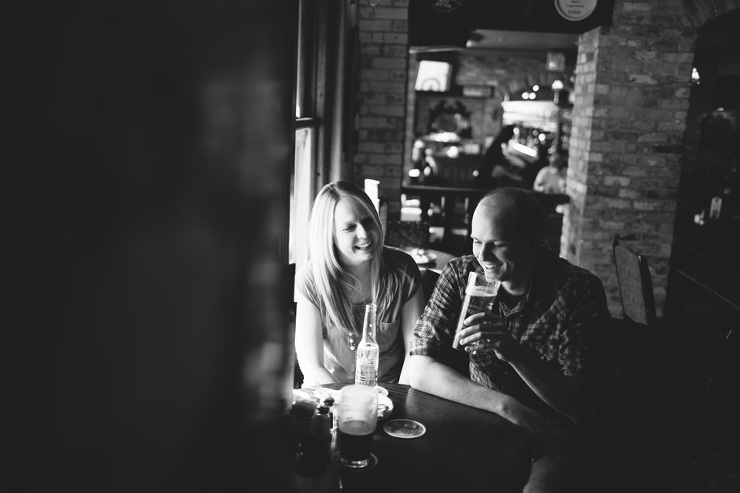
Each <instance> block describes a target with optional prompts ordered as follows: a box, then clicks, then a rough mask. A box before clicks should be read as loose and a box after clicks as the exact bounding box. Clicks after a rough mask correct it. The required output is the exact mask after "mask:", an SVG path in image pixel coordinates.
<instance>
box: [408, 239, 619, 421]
mask: <svg viewBox="0 0 740 493" xmlns="http://www.w3.org/2000/svg"><path fill="white" fill-rule="evenodd" d="M471 271H475V272H479V273H481V274H483V269H482V267H481V266H480V264H479V263H478V261H477V260H476V259H475V257H474V256H472V255H468V256H464V257H459V258H456V259H453V260H451V261H450V262H448V263H447V265H446V266H445V268H444V269H443V270H442V274H441V276H440V278H439V280H438V282H437V285H436V287H435V289H434V293H433V294H432V296H431V298H430V299H429V302H428V303H427V306H426V309H425V310H424V313H423V314H422V316H421V317H420V318H419V321H418V322H417V323H416V327H415V329H414V343H413V347H412V349H411V354H412V355H426V356H430V357H432V358H434V359H436V360H437V361H440V362H442V363H445V364H451V362H453V361H454V359H455V354H454V353H455V350H454V349H452V339H453V337H454V333H455V327H456V325H457V319H458V316H459V313H460V309H461V306H462V302H463V299H464V296H465V285H466V283H467V279H468V273H469V272H471ZM501 289H503V288H501ZM493 311H494V313H497V314H499V315H501V317H502V318H503V319H504V321H505V323H506V325H507V327H508V328H509V331H510V333H511V336H512V337H513V338H514V340H516V341H518V342H520V343H521V344H523V345H524V346H525V347H527V348H529V349H530V350H531V351H533V352H534V353H535V354H537V355H538V356H539V358H540V359H541V360H543V361H545V362H546V363H547V364H548V365H549V366H551V367H552V368H554V369H556V370H557V371H560V372H561V373H563V374H564V375H568V376H572V377H575V378H577V379H578V380H579V381H580V382H581V383H582V384H583V385H584V386H585V388H586V390H588V388H589V387H590V386H591V385H593V384H594V380H595V379H598V378H599V372H598V370H597V369H598V368H599V366H598V365H599V364H600V363H601V362H600V361H599V360H600V358H599V356H598V355H597V354H596V351H597V347H596V341H597V335H598V333H599V332H600V331H601V332H603V331H605V329H606V327H607V325H606V324H607V323H608V320H609V311H608V308H607V304H606V294H605V292H604V287H603V285H602V283H601V281H600V280H599V279H598V278H597V277H596V276H595V275H593V274H592V273H590V272H588V271H587V270H585V269H582V268H580V267H576V266H574V265H572V264H571V263H570V262H568V261H567V260H565V259H562V258H559V257H557V256H555V255H554V254H553V253H551V252H550V251H549V250H546V249H544V248H543V249H541V250H540V252H539V254H538V261H537V267H536V269H535V274H534V277H533V279H532V282H531V283H530V286H529V289H528V291H527V293H526V295H525V296H524V297H523V298H522V299H521V300H520V301H519V303H518V304H517V305H516V306H515V307H514V308H513V309H511V310H509V309H508V308H507V307H506V305H504V304H503V303H500V302H498V301H497V302H496V303H494V306H493ZM458 358H459V356H458ZM469 370H470V378H471V379H472V380H473V381H474V382H477V383H479V384H481V385H484V386H486V387H488V388H492V389H496V390H498V391H500V392H504V393H506V394H508V395H511V396H512V397H514V398H516V399H517V400H519V401H520V402H521V403H522V404H524V405H526V406H528V407H530V408H532V409H534V410H536V411H538V412H540V413H542V414H543V415H544V416H545V417H548V418H550V419H554V420H555V421H559V420H560V418H562V415H560V414H559V413H557V412H556V411H555V410H554V409H552V408H550V407H549V406H548V405H547V404H545V403H544V402H543V401H542V400H541V399H540V398H539V397H538V396H537V395H536V394H535V393H534V392H533V391H532V390H531V389H529V387H528V386H527V385H526V384H525V382H524V380H522V379H521V377H519V375H518V374H517V373H516V371H514V370H513V369H512V368H511V366H509V364H508V363H505V362H503V361H501V360H499V359H498V358H497V357H496V355H495V354H494V351H493V349H487V350H478V351H477V354H475V355H474V354H470V355H469Z"/></svg>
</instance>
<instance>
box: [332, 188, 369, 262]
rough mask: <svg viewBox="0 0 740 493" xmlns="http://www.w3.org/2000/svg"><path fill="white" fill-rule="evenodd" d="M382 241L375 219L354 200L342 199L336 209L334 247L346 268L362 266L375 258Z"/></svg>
mask: <svg viewBox="0 0 740 493" xmlns="http://www.w3.org/2000/svg"><path fill="white" fill-rule="evenodd" d="M379 241H380V232H379V231H377V230H376V228H375V223H374V222H373V218H372V217H371V216H370V214H368V213H367V212H366V211H365V208H364V207H363V206H362V204H361V203H360V202H359V201H357V200H355V199H353V198H342V199H340V200H339V202H337V206H336V208H335V209H334V246H336V248H337V251H338V252H339V257H340V259H341V261H342V263H343V264H344V265H346V266H353V265H360V264H362V263H364V262H367V261H368V260H370V259H371V258H373V254H374V252H375V250H376V248H377V242H379Z"/></svg>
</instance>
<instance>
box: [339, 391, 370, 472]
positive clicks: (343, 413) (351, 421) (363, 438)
mask: <svg viewBox="0 0 740 493" xmlns="http://www.w3.org/2000/svg"><path fill="white" fill-rule="evenodd" d="M377 423H378V392H377V390H375V387H371V386H369V385H355V384H353V385H346V386H344V387H342V390H340V391H339V403H338V404H337V431H338V443H339V463H340V464H341V465H343V466H346V467H350V468H352V469H361V468H364V467H368V466H369V465H370V460H371V454H370V446H371V444H372V441H373V434H374V433H375V426H376V425H377Z"/></svg>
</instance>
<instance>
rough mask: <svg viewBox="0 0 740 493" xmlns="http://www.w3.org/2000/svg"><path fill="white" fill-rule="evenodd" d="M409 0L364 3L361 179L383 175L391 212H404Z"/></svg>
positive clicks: (357, 174) (356, 165)
mask: <svg viewBox="0 0 740 493" xmlns="http://www.w3.org/2000/svg"><path fill="white" fill-rule="evenodd" d="M408 3H409V2H408V0H382V1H381V2H380V4H379V5H378V6H377V7H375V8H373V7H370V6H369V5H368V3H367V2H361V3H360V9H359V24H358V25H359V33H360V73H359V81H360V82H359V88H358V95H357V101H358V106H359V110H358V112H359V122H358V132H359V134H358V148H357V153H356V154H355V156H354V160H353V164H354V176H355V181H357V182H358V183H362V180H364V179H365V178H372V179H375V180H378V181H380V193H381V195H383V196H386V197H388V198H389V199H390V200H389V204H388V214H389V216H397V215H398V214H399V213H400V202H399V197H400V195H401V173H402V170H403V156H404V153H405V150H404V142H405V135H406V92H407V88H406V85H407V81H408V77H407V73H408V59H409V54H408Z"/></svg>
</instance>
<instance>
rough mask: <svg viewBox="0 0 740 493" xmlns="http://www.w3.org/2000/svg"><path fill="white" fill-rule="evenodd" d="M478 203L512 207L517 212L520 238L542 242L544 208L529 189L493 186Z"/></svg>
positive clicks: (537, 242)
mask: <svg viewBox="0 0 740 493" xmlns="http://www.w3.org/2000/svg"><path fill="white" fill-rule="evenodd" d="M479 204H483V205H486V206H494V207H496V206H504V207H506V206H510V207H512V208H513V209H515V210H516V212H517V214H518V221H517V224H518V225H519V233H520V234H521V235H522V238H524V239H526V240H530V241H532V242H534V243H536V244H542V243H543V242H544V227H545V209H544V208H543V207H542V204H541V203H540V201H539V200H537V198H536V197H535V196H534V195H533V194H532V193H531V192H530V191H528V190H525V189H523V188H515V187H501V188H494V189H493V190H491V191H490V192H488V193H487V194H486V195H485V196H484V197H483V198H482V199H481V200H480V202H479ZM494 204H495V205H494Z"/></svg>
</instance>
